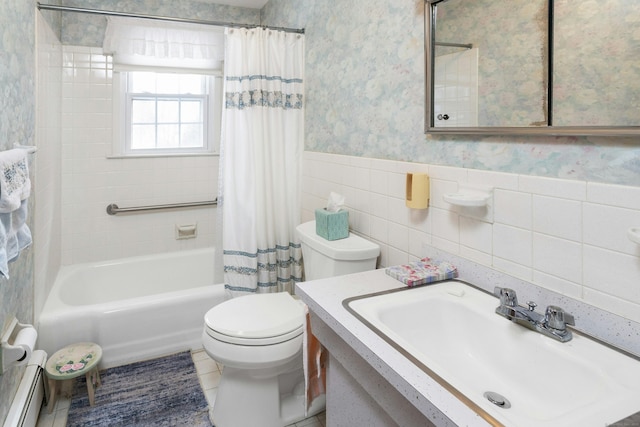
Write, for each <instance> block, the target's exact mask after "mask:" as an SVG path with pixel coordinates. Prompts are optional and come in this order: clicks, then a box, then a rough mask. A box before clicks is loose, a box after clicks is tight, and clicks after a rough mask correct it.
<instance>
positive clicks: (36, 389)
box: [3, 350, 47, 427]
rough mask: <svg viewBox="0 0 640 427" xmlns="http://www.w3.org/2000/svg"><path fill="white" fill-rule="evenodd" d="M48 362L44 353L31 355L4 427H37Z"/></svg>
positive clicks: (37, 352) (37, 351) (35, 352)
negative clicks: (45, 367) (45, 368)
mask: <svg viewBox="0 0 640 427" xmlns="http://www.w3.org/2000/svg"><path fill="white" fill-rule="evenodd" d="M46 362H47V353H45V352H44V351H42V350H36V351H34V352H33V353H32V354H31V359H29V363H27V369H26V370H25V372H24V375H23V376H22V381H20V385H19V386H18V391H17V392H16V396H15V397H14V398H13V403H12V404H11V407H10V408H9V413H8V414H7V418H6V419H5V421H4V425H3V427H35V425H36V423H37V422H38V415H39V414H40V408H41V407H42V402H43V401H44V365H45V363H46Z"/></svg>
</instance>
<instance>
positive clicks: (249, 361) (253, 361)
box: [202, 221, 380, 427]
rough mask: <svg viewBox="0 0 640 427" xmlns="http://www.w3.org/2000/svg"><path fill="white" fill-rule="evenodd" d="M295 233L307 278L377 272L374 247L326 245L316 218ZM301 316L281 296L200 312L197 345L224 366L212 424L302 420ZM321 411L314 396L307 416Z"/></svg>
mask: <svg viewBox="0 0 640 427" xmlns="http://www.w3.org/2000/svg"><path fill="white" fill-rule="evenodd" d="M296 230H297V232H298V237H299V238H300V241H301V243H302V256H303V259H304V268H305V277H306V280H314V279H320V278H326V277H331V276H337V275H343V274H349V273H357V272H361V271H366V270H373V269H375V267H376V260H377V257H378V254H379V253H380V247H379V246H378V245H376V244H374V243H372V242H369V241H368V240H365V239H363V238H361V237H359V236H356V235H354V234H351V233H350V234H349V237H347V238H345V239H341V240H334V241H328V240H325V239H323V238H322V237H320V236H317V235H316V232H315V221H311V222H307V223H304V224H300V225H299V226H298V227H297V228H296ZM304 319H305V307H304V304H303V303H302V302H300V301H298V300H297V299H295V298H294V297H292V296H291V295H289V294H288V293H286V292H279V293H272V294H254V295H248V296H243V297H239V298H234V299H231V300H228V301H225V302H223V303H221V304H218V305H216V306H215V307H213V308H212V309H211V310H209V311H208V312H207V314H206V315H205V325H204V331H203V333H202V343H203V347H204V349H205V351H206V352H207V354H208V355H209V356H210V357H211V358H212V359H214V360H216V361H218V362H220V363H222V364H223V365H224V369H223V370H222V376H221V378H220V384H219V385H218V391H217V394H216V398H215V402H214V404H213V409H212V410H211V413H210V415H211V421H212V422H213V423H214V424H215V426H216V427H237V426H261V427H282V426H285V425H288V424H292V423H295V422H298V421H300V420H302V419H304V418H305V393H306V390H305V383H304V372H303V367H302V343H303V332H304ZM323 409H324V399H323V398H317V399H315V400H314V401H313V403H312V405H311V407H310V408H309V411H308V416H311V415H313V414H315V413H318V412H320V411H322V410H323Z"/></svg>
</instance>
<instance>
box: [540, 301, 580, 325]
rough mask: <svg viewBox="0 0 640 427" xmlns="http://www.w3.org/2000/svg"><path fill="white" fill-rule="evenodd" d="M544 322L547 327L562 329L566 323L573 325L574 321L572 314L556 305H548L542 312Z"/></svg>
mask: <svg viewBox="0 0 640 427" xmlns="http://www.w3.org/2000/svg"><path fill="white" fill-rule="evenodd" d="M544 324H545V326H546V327H548V328H551V329H555V330H558V331H564V330H565V329H567V325H575V324H576V322H575V319H574V317H573V315H572V314H569V313H567V312H565V311H564V310H563V309H562V308H560V307H558V306H555V305H550V306H549V307H547V309H546V310H545V313H544Z"/></svg>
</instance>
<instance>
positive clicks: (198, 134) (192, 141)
mask: <svg viewBox="0 0 640 427" xmlns="http://www.w3.org/2000/svg"><path fill="white" fill-rule="evenodd" d="M181 131H182V133H181V144H180V146H181V147H203V146H204V137H203V135H202V133H203V131H202V125H182V126H181Z"/></svg>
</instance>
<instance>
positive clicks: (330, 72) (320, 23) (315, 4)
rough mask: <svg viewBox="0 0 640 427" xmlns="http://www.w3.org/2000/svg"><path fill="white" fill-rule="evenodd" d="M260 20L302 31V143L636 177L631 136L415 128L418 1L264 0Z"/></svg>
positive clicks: (563, 173)
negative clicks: (450, 132) (443, 132)
mask: <svg viewBox="0 0 640 427" xmlns="http://www.w3.org/2000/svg"><path fill="white" fill-rule="evenodd" d="M627 3H628V2H627ZM636 18H637V16H636ZM262 19H263V23H265V24H269V25H275V26H285V27H299V28H305V30H306V49H307V52H306V58H307V60H306V69H305V73H306V90H307V105H306V117H305V122H306V135H305V138H306V140H305V147H306V149H307V150H309V151H319V152H327V153H334V154H345V155H352V156H362V157H373V158H380V159H392V160H403V161H412V162H421V163H430V164H438V165H451V166H457V167H465V168H472V169H485V170H493V171H502V172H512V173H518V174H528V175H538V176H547V177H558V178H566V179H576V180H586V181H597V182H607V183H617V184H624V185H633V186H640V138H632V137H624V138H623V137H552V136H531V137H499V136H430V135H425V134H424V123H423V115H424V35H423V31H424V24H423V19H424V4H423V0H370V1H368V2H366V4H363V3H361V2H355V1H345V0H270V1H269V2H268V3H267V5H266V6H265V8H264V9H263V11H262Z"/></svg>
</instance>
